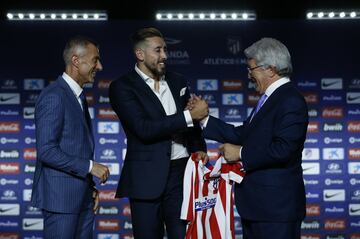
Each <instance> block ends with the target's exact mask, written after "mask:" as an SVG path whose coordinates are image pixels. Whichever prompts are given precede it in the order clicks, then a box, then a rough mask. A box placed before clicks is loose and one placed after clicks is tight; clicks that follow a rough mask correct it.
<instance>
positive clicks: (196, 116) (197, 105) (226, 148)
mask: <svg viewBox="0 0 360 239" xmlns="http://www.w3.org/2000/svg"><path fill="white" fill-rule="evenodd" d="M185 109H187V110H189V111H190V114H191V118H192V119H193V120H197V121H202V120H204V119H205V118H206V117H207V116H208V115H209V106H208V103H207V102H206V101H205V100H204V99H202V97H201V96H197V95H192V97H191V98H190V99H189V101H188V103H187V106H186V108H185ZM241 147H242V146H241V145H234V144H229V143H225V144H222V145H220V146H219V151H220V154H221V155H223V157H224V158H225V159H226V161H227V162H228V163H235V162H238V161H240V160H241V159H240V149H241ZM199 158H203V157H199Z"/></svg>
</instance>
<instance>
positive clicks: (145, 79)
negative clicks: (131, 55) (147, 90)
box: [135, 64, 165, 82]
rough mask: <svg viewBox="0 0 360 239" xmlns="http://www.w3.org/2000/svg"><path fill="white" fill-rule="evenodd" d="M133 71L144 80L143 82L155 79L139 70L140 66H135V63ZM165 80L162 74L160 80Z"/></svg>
mask: <svg viewBox="0 0 360 239" xmlns="http://www.w3.org/2000/svg"><path fill="white" fill-rule="evenodd" d="M135 71H136V72H137V73H138V74H139V75H140V77H141V78H142V79H143V80H144V81H145V82H148V81H150V82H152V81H155V80H154V79H153V78H151V77H149V76H148V75H146V74H145V73H144V72H142V71H141V70H140V68H139V67H138V66H137V64H135ZM163 80H165V75H163V76H162V77H161V79H160V81H163Z"/></svg>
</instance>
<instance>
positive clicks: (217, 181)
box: [181, 154, 245, 239]
mask: <svg viewBox="0 0 360 239" xmlns="http://www.w3.org/2000/svg"><path fill="white" fill-rule="evenodd" d="M196 156H197V155H196V154H192V155H191V157H190V158H189V160H188V162H187V165H186V169H185V175H184V189H183V203H182V207H181V219H183V220H187V221H188V222H189V223H188V225H187V229H186V237H185V238H186V239H231V238H235V231H234V209H233V207H234V198H233V194H232V187H233V182H236V183H241V181H242V179H243V177H244V176H245V171H244V170H243V168H242V166H241V164H240V163H231V164H228V163H227V162H226V160H225V159H224V158H223V157H219V158H218V159H217V161H216V163H215V165H214V166H211V165H210V166H208V165H204V164H203V162H202V161H200V162H196V161H195V159H196Z"/></svg>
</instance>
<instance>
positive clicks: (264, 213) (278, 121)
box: [204, 82, 308, 222]
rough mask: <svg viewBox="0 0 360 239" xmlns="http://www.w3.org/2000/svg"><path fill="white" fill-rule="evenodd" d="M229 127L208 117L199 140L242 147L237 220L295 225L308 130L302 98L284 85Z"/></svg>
mask: <svg viewBox="0 0 360 239" xmlns="http://www.w3.org/2000/svg"><path fill="white" fill-rule="evenodd" d="M250 118H251V117H249V118H248V119H247V120H246V121H245V122H244V124H243V125H242V126H239V127H234V126H232V125H230V124H226V123H224V122H222V121H221V120H219V119H216V118H213V117H210V119H209V121H208V124H207V126H206V128H205V129H204V136H205V137H206V138H210V139H213V140H216V141H219V142H222V143H232V144H237V145H242V146H243V148H242V152H241V156H242V159H241V160H242V163H243V166H244V169H245V170H246V172H247V174H246V176H245V177H244V180H243V181H242V183H241V184H236V186H235V204H236V207H237V209H238V211H239V214H240V216H241V217H242V218H244V219H248V220H257V221H279V222H281V221H295V220H302V219H303V218H304V216H305V190H304V182H303V174H302V168H301V159H302V150H303V147H304V141H305V137H306V131H307V125H308V111H307V106H306V102H305V100H304V98H303V96H302V95H301V94H300V93H299V92H298V91H297V90H296V89H295V88H294V87H293V86H292V83H291V82H289V83H286V84H284V85H282V86H280V87H279V88H277V89H276V90H275V91H274V92H273V93H272V94H271V96H270V97H269V98H268V99H267V101H266V102H265V103H264V105H263V106H262V107H261V108H260V110H259V111H258V113H257V114H255V116H254V117H253V119H252V120H251V122H249V121H250Z"/></svg>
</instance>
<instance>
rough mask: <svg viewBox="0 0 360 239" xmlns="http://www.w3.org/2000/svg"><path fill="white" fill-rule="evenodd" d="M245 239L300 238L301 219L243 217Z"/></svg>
mask: <svg viewBox="0 0 360 239" xmlns="http://www.w3.org/2000/svg"><path fill="white" fill-rule="evenodd" d="M241 224H242V229H243V239H269V238H271V239H300V231H301V221H295V222H259V221H251V220H246V219H241Z"/></svg>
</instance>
